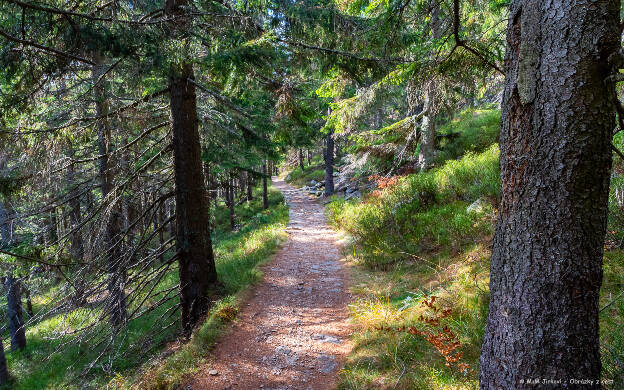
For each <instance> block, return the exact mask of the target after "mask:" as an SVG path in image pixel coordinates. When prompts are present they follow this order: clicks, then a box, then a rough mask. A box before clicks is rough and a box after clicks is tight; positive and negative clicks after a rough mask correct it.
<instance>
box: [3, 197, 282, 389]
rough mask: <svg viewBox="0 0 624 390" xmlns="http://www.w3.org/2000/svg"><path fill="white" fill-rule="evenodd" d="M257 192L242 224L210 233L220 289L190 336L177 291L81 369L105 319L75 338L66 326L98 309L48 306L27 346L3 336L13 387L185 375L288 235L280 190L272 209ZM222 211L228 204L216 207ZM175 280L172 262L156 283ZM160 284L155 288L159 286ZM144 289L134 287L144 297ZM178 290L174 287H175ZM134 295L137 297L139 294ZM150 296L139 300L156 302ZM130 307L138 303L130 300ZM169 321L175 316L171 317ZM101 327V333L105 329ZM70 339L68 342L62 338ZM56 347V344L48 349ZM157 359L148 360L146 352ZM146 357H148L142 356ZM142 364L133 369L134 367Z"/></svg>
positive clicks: (141, 381) (148, 383)
mask: <svg viewBox="0 0 624 390" xmlns="http://www.w3.org/2000/svg"><path fill="white" fill-rule="evenodd" d="M255 191H256V193H255V195H256V200H254V201H253V202H244V203H242V204H241V205H239V206H238V207H237V208H236V213H237V216H238V220H237V223H239V225H240V229H239V230H238V231H236V232H229V231H228V228H227V226H223V224H225V223H229V222H228V221H227V219H223V224H219V220H218V219H217V217H215V219H217V230H216V233H215V234H214V236H213V242H214V251H215V256H216V266H217V272H218V274H219V278H220V280H221V281H222V283H223V284H224V291H223V292H222V296H221V297H220V298H219V300H218V301H217V302H215V305H214V307H213V309H212V311H211V313H210V315H209V316H208V318H207V319H206V321H205V322H204V323H203V324H202V325H201V326H200V327H199V329H198V330H197V331H196V332H195V333H194V335H193V337H192V340H191V341H190V342H188V343H187V344H180V343H179V342H178V341H177V337H178V335H179V334H178V330H179V323H178V320H177V319H178V317H179V313H178V312H177V311H173V310H170V309H173V306H175V305H177V304H178V299H177V297H176V298H175V299H172V300H170V301H169V302H168V303H167V304H165V305H162V306H161V307H159V308H158V309H156V310H154V311H153V312H150V313H148V314H146V315H144V316H142V317H140V318H138V319H135V320H133V321H131V322H130V323H129V324H128V326H127V328H126V329H125V331H123V332H122V333H121V334H120V335H119V336H118V337H117V338H115V339H114V340H113V343H112V348H111V350H113V351H116V353H114V354H113V355H112V356H113V358H114V359H113V360H109V359H108V356H107V358H106V359H102V360H101V361H100V362H99V363H98V364H97V365H96V366H95V367H93V369H92V370H90V371H89V372H88V373H87V374H86V375H84V374H83V372H84V371H83V370H84V368H85V366H86V364H87V363H89V362H90V361H92V360H93V359H94V358H96V357H97V356H98V354H99V353H100V349H99V348H96V344H97V343H98V342H100V341H104V342H108V340H102V338H101V336H98V330H102V329H103V330H106V328H107V327H108V326H109V325H108V323H107V322H106V321H103V322H102V323H98V324H96V326H95V328H94V329H93V330H92V331H91V333H90V334H92V335H93V336H90V337H87V338H86V339H85V340H84V342H82V343H76V342H75V340H74V339H73V338H74V337H75V336H74V335H72V334H63V333H62V332H64V331H71V330H74V329H77V328H78V327H80V326H81V325H82V326H84V324H85V323H90V322H92V321H94V319H96V318H97V315H98V314H99V313H100V309H99V308H98V307H97V306H95V307H94V308H91V309H86V308H78V309H74V310H72V311H69V312H66V313H58V314H54V313H51V314H49V315H48V316H46V317H45V318H43V319H42V320H40V321H39V322H38V323H36V324H34V325H31V326H29V327H28V328H27V332H26V337H27V341H28V343H27V348H26V349H25V350H24V351H16V352H10V351H8V348H9V346H10V344H9V340H8V337H7V336H6V335H5V337H4V346H5V350H6V352H7V353H6V355H7V362H8V365H9V371H10V372H11V374H12V375H13V377H14V378H15V381H14V383H13V385H12V387H11V388H12V389H16V390H22V389H23V390H26V389H28V390H33V389H64V390H65V389H70V390H72V389H76V390H78V389H80V390H83V389H100V388H109V389H117V388H119V389H122V388H129V387H131V386H134V387H135V388H140V389H144V388H154V389H168V388H173V386H175V384H176V383H178V382H179V381H180V380H181V378H183V377H184V375H187V374H189V373H191V372H192V370H193V368H194V367H195V366H196V365H197V364H198V362H200V361H201V360H202V359H203V358H204V357H205V356H206V354H207V353H208V352H209V350H210V348H211V347H212V345H213V343H214V341H215V340H216V338H217V336H218V335H219V334H220V331H221V329H222V328H223V325H224V324H225V323H227V322H228V321H231V320H232V319H233V318H234V316H235V315H236V313H237V312H238V305H239V293H240V292H241V291H242V290H243V289H245V288H246V287H247V286H249V285H250V284H251V283H254V282H256V281H258V280H259V278H260V277H261V273H260V272H259V270H258V269H257V265H259V264H261V263H262V262H264V261H266V260H267V259H269V258H270V256H271V254H272V253H273V252H274V251H275V249H276V248H277V247H278V246H279V245H280V243H281V242H282V241H283V240H285V237H286V234H285V226H286V224H287V222H288V209H287V207H286V206H285V205H284V204H283V198H282V196H281V194H280V193H279V191H277V190H275V189H271V192H270V194H269V195H270V196H269V200H270V208H269V210H262V200H261V197H260V196H259V195H260V194H259V193H258V192H259V189H258V188H256V190H255ZM218 213H221V214H223V215H226V216H227V210H218V212H217V214H218ZM177 283H178V270H177V268H176V267H172V268H171V269H170V270H169V271H168V272H167V274H166V275H165V276H164V277H163V278H162V280H160V282H159V285H158V289H166V288H169V287H172V286H175V285H176V284H177ZM158 289H157V290H158ZM141 294H143V292H141V293H140V294H139V295H140V296H141V297H142V296H143V295H141ZM172 294H173V295H175V291H174V292H173V293H172ZM62 295H63V292H62V291H60V290H59V287H58V286H51V287H48V288H47V289H46V290H45V293H41V294H35V295H33V297H32V301H33V306H34V311H35V312H39V311H41V312H46V310H49V309H50V308H52V307H53V305H54V303H55V302H56V301H57V300H58V297H60V296H62ZM140 301H141V299H136V300H135V302H140ZM153 302H154V300H153V299H151V300H150V299H148V301H147V302H145V303H144V304H146V305H149V304H150V303H153ZM133 305H135V306H132V305H131V307H130V308H133V307H136V303H134V304H133ZM163 315H167V316H168V317H166V318H168V321H167V322H166V323H167V324H172V326H170V327H168V328H166V329H164V330H162V331H159V330H160V328H161V327H163V326H164V324H163V321H162V320H161V316H163ZM172 322H173V323H172ZM103 334H104V333H103ZM64 343H67V345H64ZM57 347H60V348H59V351H58V352H57V353H52V352H54V351H55V349H56V348H57ZM163 348H165V349H171V350H172V351H174V350H175V353H173V354H172V355H171V356H169V357H168V358H164V357H163V358H160V357H158V354H159V352H161V351H162V350H163ZM154 356H155V358H154V359H152V360H150V358H151V357H154ZM146 361H148V362H147V363H146ZM139 367H142V368H141V369H140V370H139V372H138V373H137V368H139Z"/></svg>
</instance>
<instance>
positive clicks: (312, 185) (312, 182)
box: [308, 180, 318, 187]
mask: <svg viewBox="0 0 624 390" xmlns="http://www.w3.org/2000/svg"><path fill="white" fill-rule="evenodd" d="M316 183H318V182H317V181H316V180H310V182H309V183H308V185H309V186H310V187H314V186H315V185H316Z"/></svg>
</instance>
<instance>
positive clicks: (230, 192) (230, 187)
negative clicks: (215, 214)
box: [227, 174, 236, 230]
mask: <svg viewBox="0 0 624 390" xmlns="http://www.w3.org/2000/svg"><path fill="white" fill-rule="evenodd" d="M228 176H229V178H228V184H227V194H228V199H227V203H228V209H229V212H230V230H234V227H235V225H236V223H235V221H234V178H233V177H232V174H229V175H228Z"/></svg>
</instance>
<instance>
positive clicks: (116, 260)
mask: <svg viewBox="0 0 624 390" xmlns="http://www.w3.org/2000/svg"><path fill="white" fill-rule="evenodd" d="M93 62H95V65H94V66H93V71H92V79H93V94H94V99H95V115H96V117H98V118H100V119H99V120H98V122H97V133H98V152H99V155H100V158H99V161H98V168H99V175H100V190H101V191H102V201H104V202H106V201H108V202H111V204H110V205H109V206H108V207H107V208H105V209H106V211H105V213H108V215H105V218H104V223H105V224H106V227H105V233H104V234H105V236H104V245H105V248H106V249H107V250H106V254H105V256H106V271H107V273H108V286H107V287H108V298H107V307H106V310H107V311H108V314H109V318H110V321H111V324H112V325H113V327H119V326H120V325H122V324H124V323H125V322H126V320H127V316H128V315H127V311H126V295H125V291H124V287H125V282H126V269H125V264H124V261H123V253H122V248H121V242H120V241H121V229H122V217H121V210H120V209H119V202H118V201H117V200H115V199H114V198H115V196H114V195H115V194H111V192H112V191H113V188H114V187H113V169H112V166H111V164H110V160H109V152H110V150H111V133H110V127H109V122H108V118H107V117H106V115H107V114H108V103H107V95H106V94H107V92H106V81H105V77H104V73H105V71H106V66H105V65H104V63H103V60H102V58H101V56H100V54H99V53H95V54H94V56H93ZM109 195H111V196H110V198H111V199H107V198H108V197H109Z"/></svg>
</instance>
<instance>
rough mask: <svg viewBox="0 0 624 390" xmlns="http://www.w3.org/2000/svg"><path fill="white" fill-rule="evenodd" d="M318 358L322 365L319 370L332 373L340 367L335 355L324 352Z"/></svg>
mask: <svg viewBox="0 0 624 390" xmlns="http://www.w3.org/2000/svg"><path fill="white" fill-rule="evenodd" d="M317 360H318V362H319V365H320V368H319V371H320V372H322V373H323V374H330V373H331V372H332V371H334V370H335V369H336V367H338V363H336V359H335V358H334V357H333V356H330V355H325V354H324V353H323V354H321V355H319V357H318V358H317Z"/></svg>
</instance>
